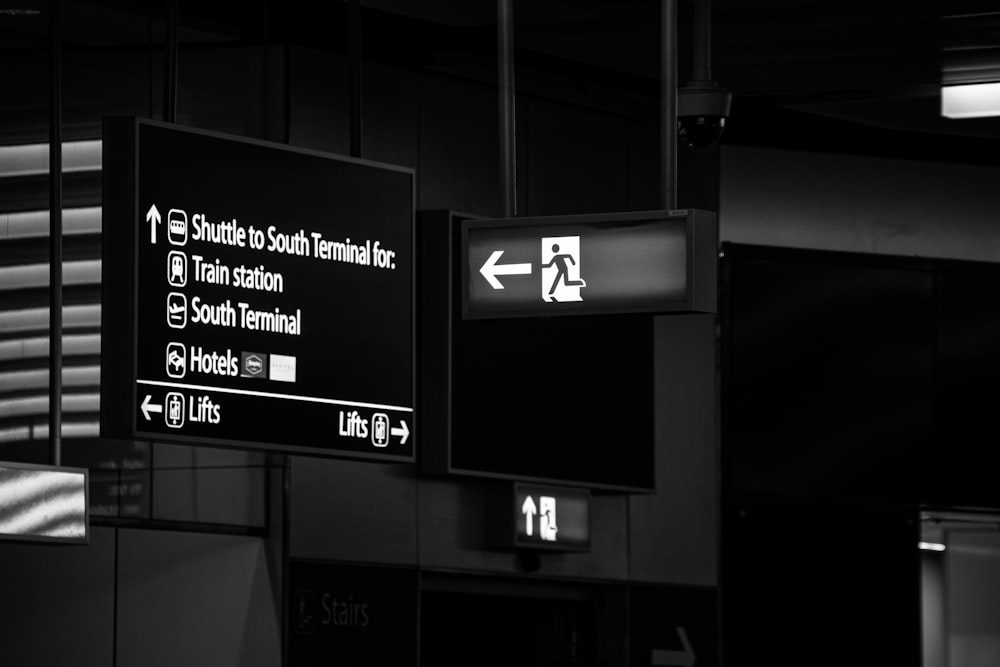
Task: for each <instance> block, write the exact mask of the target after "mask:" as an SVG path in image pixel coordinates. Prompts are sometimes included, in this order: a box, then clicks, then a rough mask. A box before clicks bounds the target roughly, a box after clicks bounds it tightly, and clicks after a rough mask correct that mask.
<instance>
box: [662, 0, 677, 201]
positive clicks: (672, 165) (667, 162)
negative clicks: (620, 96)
mask: <svg viewBox="0 0 1000 667" xmlns="http://www.w3.org/2000/svg"><path fill="white" fill-rule="evenodd" d="M660 23H661V29H660V151H661V152H660V178H661V181H662V184H661V205H662V207H663V208H665V209H668V210H669V209H674V208H677V0H662V4H661V10H660Z"/></svg>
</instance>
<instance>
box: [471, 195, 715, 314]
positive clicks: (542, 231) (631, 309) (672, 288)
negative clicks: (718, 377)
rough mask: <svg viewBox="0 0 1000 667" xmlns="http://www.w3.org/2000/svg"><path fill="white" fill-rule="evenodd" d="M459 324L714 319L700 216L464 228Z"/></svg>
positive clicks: (710, 234) (710, 237)
mask: <svg viewBox="0 0 1000 667" xmlns="http://www.w3.org/2000/svg"><path fill="white" fill-rule="evenodd" d="M461 234H462V246H461V261H462V266H461V270H462V284H463V286H464V290H463V292H462V315H463V317H464V318H466V319H474V318H490V317H493V318H497V317H549V316H553V315H593V314H601V313H680V312H707V313H711V312H715V309H716V295H715V291H716V263H717V259H718V249H717V245H718V228H717V225H716V216H715V214H714V213H711V212H708V211H697V210H680V211H647V212H630V213H609V214H596V215H575V216H551V217H538V218H505V219H496V220H465V221H463V222H462V227H461Z"/></svg>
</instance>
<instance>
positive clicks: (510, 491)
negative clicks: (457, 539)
mask: <svg viewBox="0 0 1000 667" xmlns="http://www.w3.org/2000/svg"><path fill="white" fill-rule="evenodd" d="M498 493H499V496H498V497H495V498H493V499H492V509H491V513H490V518H489V521H490V524H491V525H490V529H489V532H490V534H491V535H492V542H493V544H494V546H496V547H498V548H503V549H509V548H514V549H544V550H548V551H587V550H589V548H590V492H589V491H586V490H584V489H573V488H565V487H554V486H535V485H528V484H521V483H513V484H511V485H509V486H505V487H502V488H501V489H498Z"/></svg>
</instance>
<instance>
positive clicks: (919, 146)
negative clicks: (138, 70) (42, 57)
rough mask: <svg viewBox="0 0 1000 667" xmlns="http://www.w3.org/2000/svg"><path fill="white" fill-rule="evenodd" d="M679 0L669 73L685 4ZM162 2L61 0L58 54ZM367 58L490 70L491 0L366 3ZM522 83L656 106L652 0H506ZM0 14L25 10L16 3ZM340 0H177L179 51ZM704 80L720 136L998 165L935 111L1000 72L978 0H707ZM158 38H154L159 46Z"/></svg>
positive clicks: (139, 40)
mask: <svg viewBox="0 0 1000 667" xmlns="http://www.w3.org/2000/svg"><path fill="white" fill-rule="evenodd" d="M701 1H702V0H677V2H678V26H679V27H678V39H679V64H678V70H679V78H680V80H681V82H684V81H686V80H688V79H690V78H691V63H692V54H693V53H694V49H695V46H694V41H693V39H692V35H693V34H694V33H695V28H694V19H693V17H694V14H695V4H694V3H695V2H701ZM167 4H168V2H167V0H163V2H162V3H147V2H137V1H134V0H91V1H87V2H81V1H76V2H70V1H69V0H63V2H62V3H61V7H62V13H63V38H64V43H65V45H66V49H67V50H68V51H72V50H73V49H74V48H77V49H94V48H123V47H126V46H128V45H130V44H131V45H134V46H137V47H144V48H145V47H147V46H148V41H149V40H150V38H151V37H152V41H154V42H155V41H157V39H160V40H162V35H163V29H162V25H163V23H162V17H163V16H164V14H165V7H166V6H167ZM361 5H362V7H363V18H362V21H363V24H362V26H363V27H362V29H363V33H362V34H363V43H364V53H365V57H366V59H368V60H375V61H387V62H391V63H393V64H396V65H400V66H405V67H413V68H422V69H430V70H435V71H440V72H443V73H448V74H451V75H455V76H469V77H475V78H480V79H483V80H489V79H490V78H491V77H495V71H496V65H495V52H496V16H497V3H496V0H420V1H414V0H361ZM47 7H48V3H47V2H45V1H44V0H0V57H10V56H11V54H16V53H17V52H18V51H19V50H23V49H39V48H44V46H45V44H46V36H45V31H46V29H47V20H46V16H45V14H46V11H47ZM513 7H514V15H515V20H516V25H515V41H516V47H517V60H516V67H517V78H518V84H519V91H521V92H522V93H523V94H547V95H557V96H558V95H561V96H564V97H567V98H572V99H573V100H574V101H577V102H580V103H589V104H593V105H595V106H597V107H600V108H605V109H608V110H611V111H617V112H621V113H640V114H642V113H645V114H650V113H654V114H655V113H656V109H657V108H658V100H659V87H658V86H659V62H660V57H659V45H660V12H661V0H516V1H515V2H514V5H513ZM4 8H7V9H28V10H33V11H29V12H19V13H17V14H13V15H12V13H11V12H5V11H4ZM346 8H347V3H346V2H332V3H314V2H305V1H304V0H286V1H284V2H280V3H279V2H276V1H274V0H270V1H269V0H246V1H243V2H237V1H236V0H217V1H215V2H211V3H200V2H199V3H195V2H192V1H191V0H184V1H182V2H180V3H179V11H180V17H181V33H180V34H181V46H182V48H183V47H184V46H185V45H191V44H205V43H213V44H234V45H235V44H245V43H261V42H266V43H298V44H304V45H308V46H310V47H314V48H322V49H327V50H332V51H340V52H344V51H346V44H347V39H346V34H347V9H346ZM710 9H711V14H712V19H711V26H710V34H711V48H710V53H711V73H712V78H713V79H714V80H715V81H717V82H718V83H719V84H720V85H721V86H724V87H725V88H727V89H729V90H731V91H732V93H733V95H734V99H733V105H732V111H731V116H730V118H729V121H728V125H727V129H726V134H725V136H724V139H723V140H724V141H725V142H728V143H743V144H758V145H771V146H778V147H791V148H801V149H807V150H828V151H840V152H852V153H865V154H873V155H889V156H895V157H909V158H917V159H935V160H950V161H959V162H972V163H985V164H992V163H994V162H996V161H997V160H996V157H995V156H996V154H997V152H998V150H1000V120H994V119H969V120H949V119H944V118H941V117H940V114H939V90H940V86H941V85H942V84H944V83H947V84H951V83H962V82H983V81H994V80H997V81H1000V8H998V7H997V5H996V3H995V2H993V1H992V0H991V1H985V0H947V1H945V0H939V1H936V2H930V1H927V0H866V1H859V0H715V1H714V3H712V4H711V7H710ZM161 43H162V42H161Z"/></svg>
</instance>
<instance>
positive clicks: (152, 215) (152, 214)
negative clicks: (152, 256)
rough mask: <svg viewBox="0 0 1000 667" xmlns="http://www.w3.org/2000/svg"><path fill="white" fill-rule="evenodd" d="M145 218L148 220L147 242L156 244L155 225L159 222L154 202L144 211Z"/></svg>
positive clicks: (158, 214)
mask: <svg viewBox="0 0 1000 667" xmlns="http://www.w3.org/2000/svg"><path fill="white" fill-rule="evenodd" d="M146 220H148V221H149V242H150V243H152V244H153V245H156V226H157V225H158V224H160V210H159V209H158V208H156V204H153V205H152V206H150V207H149V210H148V211H146Z"/></svg>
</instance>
